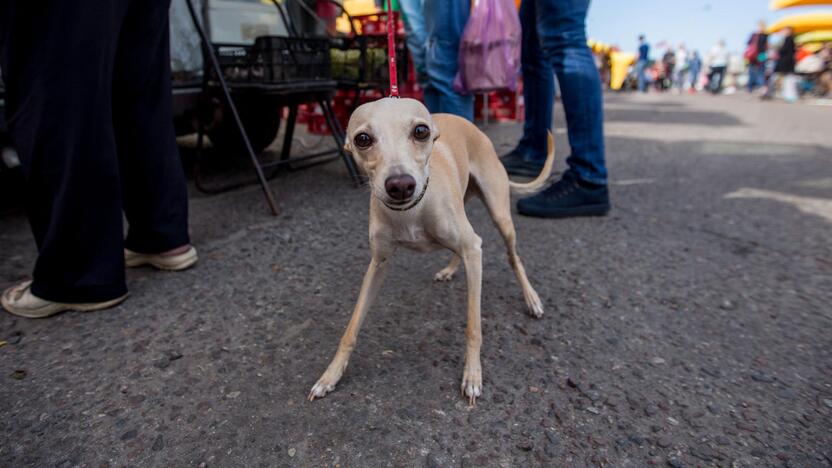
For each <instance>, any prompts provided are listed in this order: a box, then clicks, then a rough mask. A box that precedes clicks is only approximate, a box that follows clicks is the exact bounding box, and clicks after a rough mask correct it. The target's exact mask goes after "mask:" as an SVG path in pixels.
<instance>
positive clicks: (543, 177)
mask: <svg viewBox="0 0 832 468" xmlns="http://www.w3.org/2000/svg"><path fill="white" fill-rule="evenodd" d="M548 133H549V134H548V138H547V139H548V142H547V146H548V154H547V155H546V162H545V163H544V164H543V170H542V171H540V174H539V175H538V176H537V178H535V179H534V180H533V181H531V182H526V183H522V184H521V183H519V182H512V181H510V180H509V181H508V185H509V187H511V193H514V194H516V195H531V194H533V193H535V192H538V191H540V189H542V188H543V187H544V186H546V181H548V180H549V176H550V175H552V167H553V166H554V165H555V137H554V136H552V132H548Z"/></svg>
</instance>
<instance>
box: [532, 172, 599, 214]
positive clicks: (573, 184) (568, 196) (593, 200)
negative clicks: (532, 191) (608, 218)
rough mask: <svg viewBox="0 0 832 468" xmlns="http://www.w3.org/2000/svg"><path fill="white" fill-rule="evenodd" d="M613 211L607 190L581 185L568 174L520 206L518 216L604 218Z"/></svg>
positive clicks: (597, 186) (595, 186)
mask: <svg viewBox="0 0 832 468" xmlns="http://www.w3.org/2000/svg"><path fill="white" fill-rule="evenodd" d="M609 211H610V200H609V191H608V190H607V187H606V186H604V185H590V184H586V183H583V182H579V181H578V180H577V179H575V177H574V176H569V174H568V173H567V174H566V175H564V177H563V178H562V179H561V180H559V181H557V182H555V183H554V184H552V185H551V186H550V187H549V188H547V189H546V190H544V191H542V192H540V193H538V194H537V195H534V196H532V197H529V198H524V199H523V200H520V201H518V202H517V212H518V213H520V214H521V215H525V216H534V217H536V218H569V217H572V216H604V215H605V214H607V213H608V212H609Z"/></svg>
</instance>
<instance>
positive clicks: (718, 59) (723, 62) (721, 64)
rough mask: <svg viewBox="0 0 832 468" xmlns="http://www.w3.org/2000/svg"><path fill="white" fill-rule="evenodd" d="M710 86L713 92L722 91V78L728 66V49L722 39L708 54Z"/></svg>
mask: <svg viewBox="0 0 832 468" xmlns="http://www.w3.org/2000/svg"><path fill="white" fill-rule="evenodd" d="M708 67H709V68H710V73H709V74H708V88H709V89H710V91H711V92H712V93H713V94H719V93H720V92H722V80H723V78H725V70H726V68H727V67H728V51H727V50H725V40H723V39H720V40H719V41H718V42H717V43H716V45H714V47H713V48H712V49H711V52H710V54H708Z"/></svg>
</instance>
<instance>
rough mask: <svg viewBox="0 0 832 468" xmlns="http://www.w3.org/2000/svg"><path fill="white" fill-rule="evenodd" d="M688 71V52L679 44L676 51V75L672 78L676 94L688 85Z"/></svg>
mask: <svg viewBox="0 0 832 468" xmlns="http://www.w3.org/2000/svg"><path fill="white" fill-rule="evenodd" d="M689 71H690V62H689V60H688V50H687V49H686V48H685V45H684V44H679V48H678V49H676V73H675V75H676V76H674V77H673V84H674V85H675V87H676V90H677V92H680V93H681V92H682V91H684V89H685V87H686V86H687V85H688V84H689V83H688V72H689Z"/></svg>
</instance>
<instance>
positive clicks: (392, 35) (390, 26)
mask: <svg viewBox="0 0 832 468" xmlns="http://www.w3.org/2000/svg"><path fill="white" fill-rule="evenodd" d="M394 24H395V21H394V19H393V0H387V63H388V65H389V67H390V97H395V98H397V97H399V75H398V74H397V73H396V27H395V26H394Z"/></svg>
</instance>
